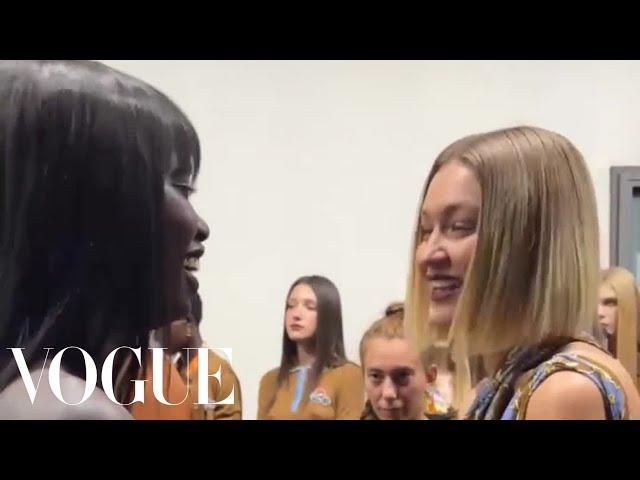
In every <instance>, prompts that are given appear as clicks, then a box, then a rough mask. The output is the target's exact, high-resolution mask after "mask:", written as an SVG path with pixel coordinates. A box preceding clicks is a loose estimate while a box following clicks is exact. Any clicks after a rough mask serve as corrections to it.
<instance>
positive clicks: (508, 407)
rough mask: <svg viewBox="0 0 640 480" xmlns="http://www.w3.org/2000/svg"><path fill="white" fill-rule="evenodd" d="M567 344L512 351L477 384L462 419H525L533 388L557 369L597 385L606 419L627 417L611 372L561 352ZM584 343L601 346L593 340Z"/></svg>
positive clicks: (617, 382)
mask: <svg viewBox="0 0 640 480" xmlns="http://www.w3.org/2000/svg"><path fill="white" fill-rule="evenodd" d="M571 341H575V340H571ZM580 341H583V340H580ZM567 343H569V342H565V343H564V344H562V345H558V344H556V345H555V346H553V345H551V346H536V347H528V348H517V349H514V350H512V351H511V352H510V353H509V355H508V356H507V360H506V361H505V363H504V365H503V366H502V367H501V368H500V370H499V371H498V372H497V373H496V374H495V375H494V376H493V377H490V378H487V379H485V380H483V381H482V382H481V383H480V384H479V385H478V388H477V392H478V393H477V395H476V398H475V400H474V402H473V404H472V405H471V407H470V409H469V411H468V413H467V415H466V416H465V418H466V419H472V420H524V418H525V416H526V413H527V405H528V403H529V399H530V398H531V395H532V394H533V392H534V391H535V390H536V388H538V387H539V386H540V384H541V383H542V382H544V381H545V380H546V379H547V378H549V376H550V375H552V374H554V373H556V372H560V371H571V372H576V373H579V374H581V375H584V376H585V377H587V378H588V379H589V380H591V381H592V382H593V383H594V384H595V385H596V386H597V387H598V390H599V391H600V393H601V395H602V399H603V402H604V406H605V414H606V418H607V419H608V420H627V419H628V418H629V410H628V408H627V403H626V398H625V394H624V390H623V389H622V386H621V385H620V382H619V381H618V379H617V378H616V377H615V375H614V374H613V372H611V371H610V370H609V369H608V368H606V367H605V366H603V365H601V364H600V363H598V362H596V361H594V360H592V359H588V358H585V357H583V356H580V355H578V354H576V353H569V352H562V351H561V350H562V349H563V348H564V347H565V346H566V345H567ZM587 343H589V344H591V345H594V346H596V347H598V348H600V349H601V347H599V346H598V345H595V344H594V343H592V342H587ZM601 350H602V349H601ZM523 376H524V377H523ZM522 378H524V381H522ZM516 383H518V384H519V385H518V386H517V387H516Z"/></svg>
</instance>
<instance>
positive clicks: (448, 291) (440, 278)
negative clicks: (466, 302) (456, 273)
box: [427, 275, 462, 302]
mask: <svg viewBox="0 0 640 480" xmlns="http://www.w3.org/2000/svg"><path fill="white" fill-rule="evenodd" d="M427 281H428V282H429V286H430V287H431V300H432V301H434V302H441V301H445V300H449V299H450V298H452V297H453V296H455V295H456V294H458V292H459V291H460V289H461V288H462V279H460V278H458V277H452V276H448V275H432V276H427Z"/></svg>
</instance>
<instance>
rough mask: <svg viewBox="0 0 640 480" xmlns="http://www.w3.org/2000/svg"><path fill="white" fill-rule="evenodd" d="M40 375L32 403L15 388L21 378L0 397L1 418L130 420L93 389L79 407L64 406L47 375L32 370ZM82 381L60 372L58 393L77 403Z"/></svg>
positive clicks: (79, 398)
mask: <svg viewBox="0 0 640 480" xmlns="http://www.w3.org/2000/svg"><path fill="white" fill-rule="evenodd" d="M41 373H44V374H45V375H43V376H42V377H43V378H42V381H41V383H40V386H39V388H38V392H37V394H36V397H35V400H34V402H33V403H31V400H30V399H29V397H28V395H27V393H26V390H25V389H24V386H23V387H22V388H20V387H18V382H19V383H21V379H18V380H16V381H14V382H13V383H12V384H11V385H10V386H9V387H7V389H6V390H5V391H4V392H2V395H0V397H2V398H0V405H6V407H7V408H6V409H5V408H4V407H0V410H2V411H3V415H2V417H3V418H14V419H40V420H131V419H132V417H131V415H130V414H129V412H128V411H127V410H126V409H125V408H124V407H123V406H121V405H118V404H117V403H114V402H112V401H111V400H110V399H109V398H108V397H107V395H106V394H105V393H104V392H103V391H102V390H101V389H100V388H98V387H96V388H95V389H94V391H93V393H92V394H91V396H90V397H89V398H88V399H87V400H86V401H84V402H82V403H81V404H79V405H67V404H66V403H64V402H62V401H60V399H59V398H57V397H56V396H55V395H54V393H53V391H52V390H51V388H50V386H49V382H48V379H47V378H44V377H45V376H46V375H47V374H48V372H47V371H42V369H40V370H36V371H33V372H32V376H33V375H35V376H36V377H39V376H40V374H41ZM85 388H86V382H85V381H84V380H82V379H81V378H78V377H76V376H73V375H70V374H68V373H66V372H63V371H61V372H60V390H61V393H62V396H63V398H65V399H68V400H67V401H68V402H69V403H73V402H78V401H80V400H81V399H82V397H83V396H84V392H85Z"/></svg>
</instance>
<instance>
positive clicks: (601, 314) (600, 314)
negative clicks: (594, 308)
mask: <svg viewBox="0 0 640 480" xmlns="http://www.w3.org/2000/svg"><path fill="white" fill-rule="evenodd" d="M598 320H599V321H600V323H602V321H603V320H604V308H603V307H602V305H598Z"/></svg>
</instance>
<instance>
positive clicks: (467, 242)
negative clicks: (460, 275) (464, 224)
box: [449, 234, 478, 272]
mask: <svg viewBox="0 0 640 480" xmlns="http://www.w3.org/2000/svg"><path fill="white" fill-rule="evenodd" d="M477 244H478V235H477V234H473V235H471V236H469V237H468V238H465V239H464V240H461V241H460V242H458V244H457V245H456V246H455V247H454V248H451V249H450V250H449V254H450V257H451V263H452V264H453V265H454V266H455V267H456V268H457V269H458V270H460V271H461V272H466V271H467V269H468V268H469V265H470V264H471V261H472V260H473V256H474V254H475V253H476V245H477Z"/></svg>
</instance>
